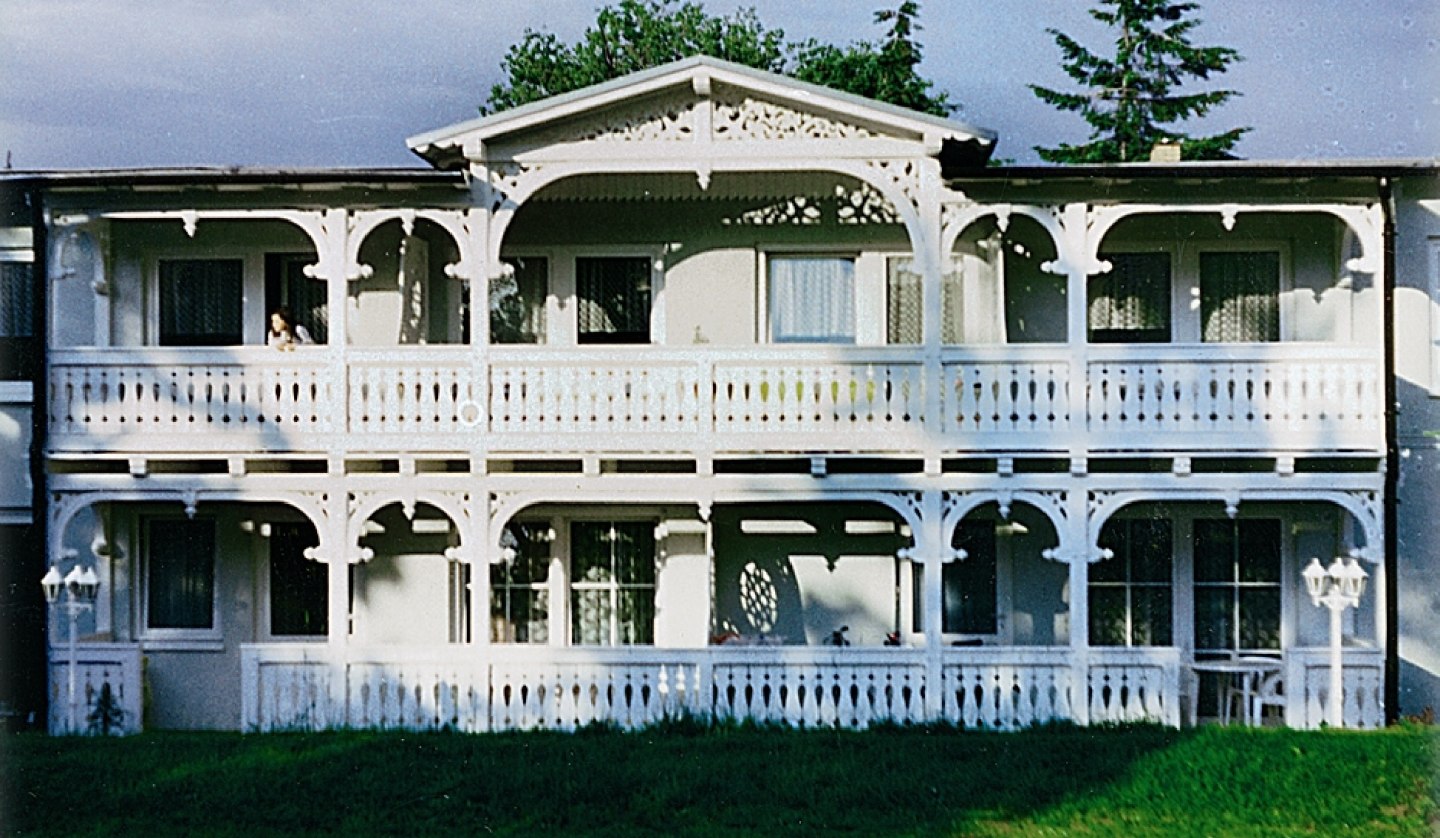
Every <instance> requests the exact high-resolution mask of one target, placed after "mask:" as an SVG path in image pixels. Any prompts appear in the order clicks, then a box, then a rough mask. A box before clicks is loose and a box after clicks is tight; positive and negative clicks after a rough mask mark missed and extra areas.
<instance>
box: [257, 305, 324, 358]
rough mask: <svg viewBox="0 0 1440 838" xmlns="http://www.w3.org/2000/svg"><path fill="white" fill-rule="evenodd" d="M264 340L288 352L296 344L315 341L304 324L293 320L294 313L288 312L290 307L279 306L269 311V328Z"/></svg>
mask: <svg viewBox="0 0 1440 838" xmlns="http://www.w3.org/2000/svg"><path fill="white" fill-rule="evenodd" d="M265 342H266V343H268V344H269V345H271V346H273V347H275V348H276V349H279V350H281V351H286V352H288V351H290V350H292V349H294V348H295V347H296V346H299V345H301V344H307V343H314V342H315V341H314V339H312V338H311V337H310V332H309V331H308V330H307V329H306V328H305V327H304V326H302V325H300V324H299V323H297V322H295V315H293V314H291V313H290V309H288V308H286V307H285V306H280V307H279V308H277V309H275V310H274V311H272V312H270V329H269V331H267V332H266V334H265Z"/></svg>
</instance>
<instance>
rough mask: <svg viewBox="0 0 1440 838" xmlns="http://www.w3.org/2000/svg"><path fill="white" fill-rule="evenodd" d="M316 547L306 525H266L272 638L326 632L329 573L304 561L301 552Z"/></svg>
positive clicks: (311, 533) (312, 563)
mask: <svg viewBox="0 0 1440 838" xmlns="http://www.w3.org/2000/svg"><path fill="white" fill-rule="evenodd" d="M318 543H319V539H317V538H316V537H315V530H314V528H313V527H311V526H309V525H306V524H296V523H275V524H271V525H270V541H269V544H270V634H271V635H273V636H275V637H286V636H306V637H311V636H316V635H324V634H325V633H326V631H327V628H326V626H327V623H328V618H329V602H330V591H329V570H328V568H326V566H325V565H323V564H321V563H320V562H317V561H314V560H312V559H307V558H305V548H307V547H314V546H316V545H317V544H318Z"/></svg>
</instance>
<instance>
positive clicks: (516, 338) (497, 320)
mask: <svg viewBox="0 0 1440 838" xmlns="http://www.w3.org/2000/svg"><path fill="white" fill-rule="evenodd" d="M505 264H506V265H508V266H509V267H510V269H511V270H510V272H509V273H508V274H506V275H504V276H499V277H495V278H493V279H491V280H490V342H491V343H545V298H546V296H547V295H548V294H549V280H550V264H549V260H548V259H545V258H544V257H540V256H524V257H518V258H510V259H506V260H505ZM647 316H648V312H647Z"/></svg>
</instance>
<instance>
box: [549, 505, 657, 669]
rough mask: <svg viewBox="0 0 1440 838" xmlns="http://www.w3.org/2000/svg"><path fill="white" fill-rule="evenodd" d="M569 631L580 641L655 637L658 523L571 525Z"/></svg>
mask: <svg viewBox="0 0 1440 838" xmlns="http://www.w3.org/2000/svg"><path fill="white" fill-rule="evenodd" d="M570 632H571V640H572V642H574V643H575V644H577V645H589V646H622V645H648V644H651V643H654V642H655V525H654V523H650V522H644V521H614V522H608V521H607V522H601V521H575V522H572V523H571V525H570Z"/></svg>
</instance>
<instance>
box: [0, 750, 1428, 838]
mask: <svg viewBox="0 0 1440 838" xmlns="http://www.w3.org/2000/svg"><path fill="white" fill-rule="evenodd" d="M1437 746H1440V734H1437V732H1436V731H1435V730H1434V729H1433V728H1422V727H1400V728H1394V729H1390V730H1386V731H1380V732H1373V733H1357V732H1346V731H1334V732H1331V731H1321V732H1299V731H1286V730H1250V729H1245V728H1238V727H1237V728H1228V729H1222V728H1213V727H1212V728H1203V729H1200V730H1183V731H1178V730H1168V729H1163V728H1151V727H1136V728H1125V729H1081V728H1071V727H1056V728H1046V729H1039V730H1032V731H1026V732H1022V733H1014V734H1003V733H984V732H963V731H955V730H951V729H943V728H895V729H880V730H873V731H870V732H866V733H852V732H837V731H805V732H799V731H786V730H757V729H752V728H743V727H742V728H718V729H696V728H694V727H692V726H689V725H683V724H681V725H672V726H670V727H668V728H664V729H658V730H651V731H644V732H639V733H619V732H615V731H610V730H591V731H582V732H580V733H578V734H575V735H566V734H554V733H523V734H520V733H516V734H492V735H481V736H466V735H459V734H445V733H433V734H411V733H364V732H347V733H324V734H271V735H263V736H262V735H251V736H241V735H239V734H226V733H213V734H206V733H148V734H144V735H141V736H135V737H131V738H127V739H64V738H49V737H45V736H41V735H39V734H22V735H10V736H6V737H4V738H3V739H0V747H3V751H0V767H3V777H4V785H3V798H0V827H3V829H0V831H3V833H4V834H5V835H10V834H23V835H31V834H37V835H38V834H67V835H75V834H79V835H146V836H156V835H226V834H233V835H240V834H243V835H282V834H283V835H304V834H337V833H347V834H350V835H369V834H404V835H452V834H464V835H488V834H499V835H537V834H562V835H677V834H680V835H796V834H831V833H850V834H856V835H980V836H1019V835H1127V836H1130V835H1196V836H1200V835H1204V836H1214V835H1265V836H1286V835H1306V836H1343V835H1356V836H1359V835H1365V836H1370V835H1397V836H1398V835H1414V836H1423V835H1432V834H1440V833H1437V832H1435V831H1434V830H1435V829H1436V828H1437V826H1440V821H1437V820H1436V813H1437V802H1436V783H1437V780H1436V778H1437V772H1436V768H1437V761H1436V754H1437V750H1440V747H1437Z"/></svg>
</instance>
